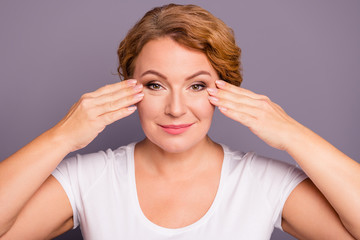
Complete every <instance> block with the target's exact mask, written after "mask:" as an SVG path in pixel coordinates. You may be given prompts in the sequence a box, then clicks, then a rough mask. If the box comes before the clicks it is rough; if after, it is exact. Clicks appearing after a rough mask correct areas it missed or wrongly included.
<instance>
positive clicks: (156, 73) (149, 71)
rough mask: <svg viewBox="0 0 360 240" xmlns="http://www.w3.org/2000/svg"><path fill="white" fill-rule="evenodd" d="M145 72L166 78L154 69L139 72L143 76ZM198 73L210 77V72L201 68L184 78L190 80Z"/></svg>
mask: <svg viewBox="0 0 360 240" xmlns="http://www.w3.org/2000/svg"><path fill="white" fill-rule="evenodd" d="M147 74H153V75H156V76H158V77H161V78H163V79H165V80H167V77H166V76H164V75H163V74H161V73H159V72H157V71H155V70H147V71H146V72H144V73H143V74H141V77H143V76H145V75H147ZM199 75H208V76H210V77H211V74H210V73H209V72H207V71H204V70H201V71H198V72H196V73H194V74H192V75H190V76H189V77H187V78H185V80H190V79H192V78H195V77H197V76H199Z"/></svg>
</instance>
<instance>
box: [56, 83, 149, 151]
mask: <svg viewBox="0 0 360 240" xmlns="http://www.w3.org/2000/svg"><path fill="white" fill-rule="evenodd" d="M142 89H143V86H142V84H137V81H136V80H135V79H130V80H125V81H121V82H118V83H115V84H111V85H106V86H104V87H101V88H99V89H98V90H96V91H94V92H90V93H86V94H84V95H83V96H82V97H81V98H80V100H79V101H78V102H77V103H75V104H74V105H73V106H72V107H71V109H70V111H69V112H68V114H67V115H66V116H65V117H64V118H63V119H62V120H61V121H60V122H59V123H58V124H56V125H55V126H54V127H53V128H52V129H51V130H53V131H55V134H59V135H60V137H61V138H62V139H64V140H65V141H66V142H67V144H69V145H68V147H69V150H70V151H75V150H78V149H81V148H84V147H85V146H87V145H88V144H89V143H90V142H91V141H92V140H94V139H95V137H96V136H97V135H98V134H99V133H100V132H102V131H103V130H104V128H105V127H106V126H107V125H109V124H111V123H113V122H115V121H117V120H120V119H122V118H124V117H126V116H129V115H130V114H132V113H134V112H135V110H136V106H132V105H134V104H136V103H138V102H139V101H141V100H142V99H143V96H144V93H142Z"/></svg>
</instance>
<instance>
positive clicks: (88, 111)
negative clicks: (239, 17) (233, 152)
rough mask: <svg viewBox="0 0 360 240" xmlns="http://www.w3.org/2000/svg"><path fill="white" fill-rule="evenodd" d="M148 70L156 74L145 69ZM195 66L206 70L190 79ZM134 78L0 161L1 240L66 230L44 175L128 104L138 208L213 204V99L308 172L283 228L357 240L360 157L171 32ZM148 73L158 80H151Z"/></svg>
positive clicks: (63, 204) (173, 223) (176, 212)
mask: <svg viewBox="0 0 360 240" xmlns="http://www.w3.org/2000/svg"><path fill="white" fill-rule="evenodd" d="M154 53H155V54H154ZM150 69H151V70H154V71H156V72H157V73H160V74H161V75H162V77H159V74H154V72H152V73H151V74H145V75H143V74H144V73H145V72H147V71H148V70H150ZM199 70H202V71H205V72H208V73H209V74H200V75H198V76H196V77H195V78H190V79H189V77H190V76H193V74H194V73H197V72H198V71H199ZM164 76H165V78H166V81H165V78H164ZM134 77H135V78H136V79H137V80H138V84H137V85H136V83H135V82H133V81H131V80H130V81H124V82H121V83H117V84H113V85H109V86H105V87H103V88H100V89H98V90H96V91H95V92H92V93H88V94H85V95H84V96H82V97H81V99H80V100H79V101H78V102H77V103H76V104H75V105H74V106H73V107H72V108H71V110H70V111H69V113H68V114H67V116H66V117H65V118H64V119H63V120H62V121H60V122H59V123H58V124H57V125H56V126H54V127H53V128H51V129H50V130H48V131H47V132H45V133H44V134H42V135H40V136H39V137H38V138H36V139H34V140H33V141H32V142H31V143H29V144H28V145H26V146H25V147H24V148H22V149H20V150H19V151H18V152H16V153H15V154H14V155H12V156H10V157H9V158H8V159H6V160H4V161H3V162H1V163H0V215H1V216H2V217H1V219H0V236H1V239H24V238H25V237H26V239H29V237H32V238H33V239H50V238H52V237H54V236H57V235H59V234H61V233H62V232H64V231H67V230H69V229H71V227H72V226H73V222H72V210H71V206H70V203H69V202H68V200H67V196H66V194H65V192H64V191H63V189H62V188H61V186H60V184H59V183H58V182H57V180H55V179H54V178H53V177H52V176H51V175H50V174H51V172H52V170H53V169H54V168H55V167H56V166H57V165H58V164H59V163H60V161H61V160H62V159H63V158H64V157H65V156H66V155H67V154H68V153H69V152H71V151H74V150H76V149H80V148H82V147H84V146H86V145H87V144H89V143H90V142H91V141H92V140H93V139H94V138H95V137H96V136H97V134H98V133H99V132H101V131H102V130H103V129H104V128H105V127H106V126H107V125H108V124H111V123H113V122H114V121H117V120H119V119H121V118H123V117H126V116H128V115H130V114H132V113H133V112H134V111H135V109H134V108H129V106H131V105H133V104H137V107H138V109H139V116H140V119H141V123H142V126H143V128H144V132H145V133H146V136H147V138H146V139H145V140H144V141H142V142H140V143H138V144H137V145H136V148H135V175H136V182H137V192H138V197H139V201H140V205H141V208H142V210H143V212H144V214H145V215H146V216H147V217H148V218H149V219H150V220H151V221H153V222H154V223H156V224H158V225H160V226H165V227H169V228H178V227H183V226H186V225H189V224H191V223H193V222H195V221H196V220H198V219H199V218H201V217H202V216H203V215H204V214H205V213H206V211H207V209H208V208H209V206H210V205H211V203H212V201H213V199H214V196H215V194H216V191H217V187H218V184H219V178H220V170H221V164H222V160H221V159H222V157H223V152H222V150H221V148H220V147H219V145H217V144H216V143H214V142H213V141H211V139H209V138H208V137H207V135H206V133H207V130H208V128H209V127H210V123H211V117H212V114H213V111H214V106H216V107H219V109H220V111H221V112H222V113H223V114H224V115H226V116H228V117H229V118H232V119H233V120H235V121H237V122H239V124H243V125H245V126H247V127H248V128H249V129H250V130H251V131H252V132H253V133H254V134H256V135H257V136H258V137H259V138H261V139H262V140H264V141H265V142H266V143H267V144H269V145H270V146H272V147H275V148H278V149H281V150H283V151H286V152H287V153H289V154H290V155H291V156H292V157H293V158H294V160H295V161H296V162H297V163H298V164H299V165H300V166H301V167H302V169H303V170H304V171H305V172H306V173H307V175H308V176H309V177H310V179H309V180H306V181H304V182H302V183H300V184H299V185H298V186H297V187H296V188H295V189H294V190H293V192H292V193H291V195H290V196H289V198H288V199H287V201H286V203H285V206H284V209H283V228H284V230H285V231H287V232H289V233H290V234H292V235H293V236H295V237H297V238H299V239H354V238H356V239H360V226H359V223H360V204H359V199H360V177H359V176H360V166H359V164H358V163H356V162H355V161H353V160H352V159H350V158H349V157H347V156H346V155H345V154H343V153H341V152H340V151H339V150H337V149H336V148H335V147H333V146H332V145H331V144H329V143H328V142H326V141H325V140H324V139H322V138H321V137H320V136H318V135H317V134H315V133H314V132H312V131H311V130H309V129H308V128H306V127H304V126H303V125H301V124H299V123H298V122H296V121H295V120H294V119H292V118H291V117H290V116H288V115H287V114H286V113H285V112H284V111H283V110H282V109H281V107H279V106H278V105H277V104H275V103H273V102H272V101H271V100H270V99H269V98H267V97H266V96H262V95H258V94H255V93H253V92H251V91H249V90H246V89H243V88H239V87H236V86H233V85H230V84H228V83H225V82H224V81H217V77H218V76H217V75H216V74H214V71H213V69H212V67H211V65H210V64H209V62H208V61H207V59H206V56H205V55H203V54H201V53H199V52H196V51H192V50H190V49H187V48H184V47H183V46H180V45H178V44H176V43H175V42H173V41H172V40H170V39H169V38H162V39H158V40H154V41H151V42H149V43H148V44H147V45H145V47H144V48H143V51H142V52H141V53H140V55H139V56H138V58H137V62H136V65H135V73H134ZM153 80H155V81H158V82H159V83H158V85H160V88H158V87H159V86H158V85H154V84H153V85H149V84H148V81H153ZM198 81H202V82H205V83H206V90H202V91H196V92H194V91H193V90H194V89H197V87H194V85H193V84H194V83H198ZM143 84H144V85H143ZM135 85H136V86H137V87H135ZM155 86H156V87H155ZM191 86H192V87H191ZM155 88H156V89H157V90H158V91H157V90H156V91H155V90H154V89H155ZM179 123H181V124H183V123H194V124H193V125H192V126H191V127H190V128H189V130H191V131H189V130H188V131H186V132H184V133H182V134H179V135H176V136H170V135H167V134H168V133H165V132H164V130H163V129H162V128H161V127H159V126H158V124H160V125H161V124H179ZM54 145H55V146H57V148H53V146H54ZM314 146H316V147H314ZM204 153H205V154H204ZM149 156H152V157H151V158H150V157H149ZM34 173H36V174H34ZM24 182H26V183H27V184H26V186H24V184H23V183H24ZM181 193H185V194H181ZM181 196H183V197H181ZM199 196H201V197H200V198H198V197H199ZM145 199H146V201H145ZM4 203H5V204H4ZM9 203H11V204H9ZM164 206H166V209H167V211H162V209H165V208H164ZM168 209H169V210H168ZM180 209H181V211H180Z"/></svg>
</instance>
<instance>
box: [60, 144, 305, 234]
mask: <svg viewBox="0 0 360 240" xmlns="http://www.w3.org/2000/svg"><path fill="white" fill-rule="evenodd" d="M135 144H136V143H132V144H129V145H128V146H124V147H120V148H118V149H116V150H115V151H112V150H107V151H106V152H103V151H101V152H98V153H92V154H87V155H77V156H74V157H71V158H68V159H65V160H63V161H62V162H61V163H60V164H59V166H58V167H57V168H56V170H55V171H54V172H53V175H54V177H55V178H56V179H57V180H58V181H59V182H60V183H61V185H62V187H63V188H64V190H65V192H66V194H67V196H68V198H69V200H70V203H71V206H72V209H73V218H74V228H75V227H77V226H78V225H79V224H80V227H81V231H82V234H83V237H84V239H86V240H102V239H106V240H108V239H172V240H180V239H186V240H187V239H197V240H201V239H206V240H212V239H214V240H215V239H216V240H218V239H247V240H248V239H261V240H263V239H270V237H271V234H272V231H273V229H274V226H275V227H277V228H280V229H281V215H282V209H283V206H284V203H285V201H286V199H287V197H288V196H289V194H290V193H291V191H292V190H293V189H294V188H295V187H296V185H298V184H299V183H300V182H301V181H303V180H304V179H305V178H306V175H305V174H304V173H303V172H302V171H301V170H300V169H298V168H296V167H295V166H292V165H289V164H286V163H283V162H280V161H276V160H271V159H268V158H264V157H260V156H257V155H256V154H254V153H246V154H244V153H239V152H233V151H231V150H229V148H228V147H226V146H224V145H222V147H223V149H224V161H223V166H222V170H221V178H220V184H219V188H218V191H217V194H216V197H215V199H214V201H213V203H212V205H211V207H210V208H209V210H208V211H207V213H206V214H205V215H204V216H203V217H202V218H201V219H199V220H198V221H197V222H195V223H193V224H191V225H189V226H186V227H183V228H177V229H169V228H164V227H161V226H158V225H156V224H154V223H152V222H151V221H150V220H148V219H147V218H146V217H145V215H144V214H143V212H142V211H141V208H140V205H139V201H138V198H137V192H136V185H135V169H134V146H135Z"/></svg>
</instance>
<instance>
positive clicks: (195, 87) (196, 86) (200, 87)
mask: <svg viewBox="0 0 360 240" xmlns="http://www.w3.org/2000/svg"><path fill="white" fill-rule="evenodd" d="M205 88H206V85H205V84H204V83H195V84H193V85H191V86H190V89H191V90H193V91H195V92H199V91H202V90H204V89H205Z"/></svg>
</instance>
